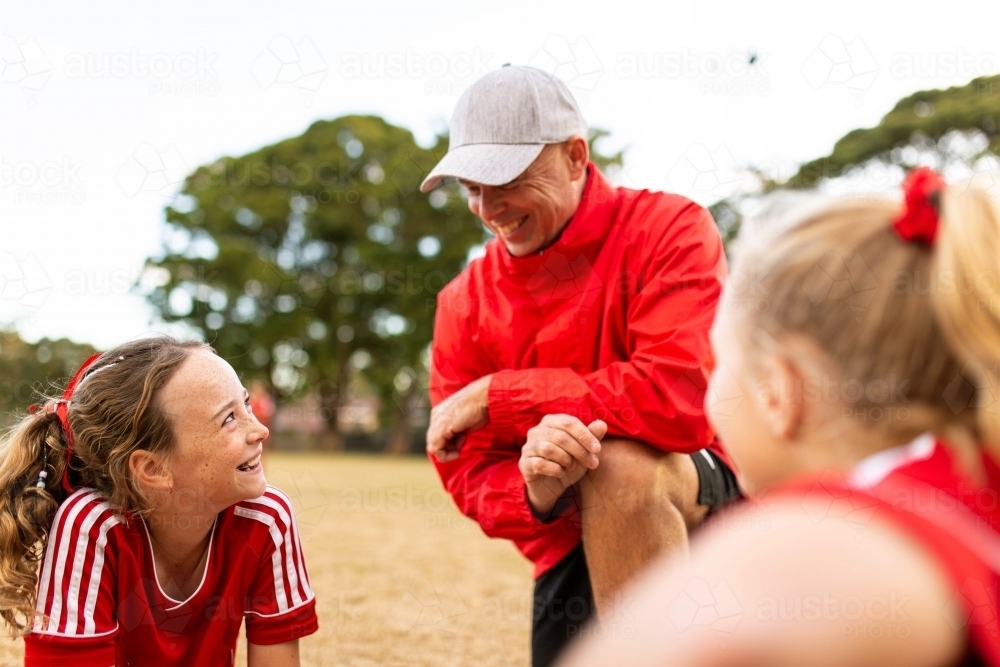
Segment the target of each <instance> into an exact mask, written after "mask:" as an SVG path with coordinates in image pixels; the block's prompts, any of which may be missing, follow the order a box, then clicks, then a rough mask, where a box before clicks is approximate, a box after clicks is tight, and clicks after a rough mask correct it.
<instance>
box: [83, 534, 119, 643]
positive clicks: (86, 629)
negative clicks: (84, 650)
mask: <svg viewBox="0 0 1000 667" xmlns="http://www.w3.org/2000/svg"><path fill="white" fill-rule="evenodd" d="M119 523H121V522H120V521H118V518H117V517H114V516H110V517H108V518H107V519H105V520H104V523H102V524H101V532H100V535H99V536H98V538H97V548H96V553H95V554H94V565H93V567H91V568H90V588H88V589H87V602H86V606H85V607H84V608H83V634H85V635H93V634H95V633H96V632H97V628H96V627H95V626H94V610H95V609H97V594H98V592H99V591H100V588H101V575H102V574H103V571H104V547H105V546H106V545H107V543H108V531H109V530H111V527H112V526H116V525H118V524H119Z"/></svg>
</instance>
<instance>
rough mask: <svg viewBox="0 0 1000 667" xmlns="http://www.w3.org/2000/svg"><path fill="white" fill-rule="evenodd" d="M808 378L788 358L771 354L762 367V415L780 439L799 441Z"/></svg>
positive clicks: (758, 397)
mask: <svg viewBox="0 0 1000 667" xmlns="http://www.w3.org/2000/svg"><path fill="white" fill-rule="evenodd" d="M803 383H804V378H803V375H802V372H801V370H800V369H799V368H798V366H796V365H795V363H794V362H793V361H792V360H791V359H789V358H788V357H783V356H777V355H770V354H769V355H767V356H766V358H765V359H764V360H763V362H762V364H761V373H760V379H759V380H758V385H757V395H756V396H755V399H756V401H757V406H758V409H759V410H760V414H761V415H763V417H764V421H765V422H766V423H767V425H768V427H769V428H770V430H771V435H772V436H774V437H775V438H777V439H779V440H792V439H794V438H795V436H796V434H797V433H798V430H799V425H800V424H801V423H802V418H803V411H804V407H805V406H804V405H803V403H802V400H803V391H802V389H803Z"/></svg>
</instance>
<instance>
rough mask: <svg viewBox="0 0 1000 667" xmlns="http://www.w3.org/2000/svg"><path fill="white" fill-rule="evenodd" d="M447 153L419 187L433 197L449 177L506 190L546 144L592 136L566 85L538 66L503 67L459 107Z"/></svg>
mask: <svg viewBox="0 0 1000 667" xmlns="http://www.w3.org/2000/svg"><path fill="white" fill-rule="evenodd" d="M449 131H450V141H449V145H448V153H447V154H446V155H445V156H444V157H443V158H441V161H440V162H438V163H437V166H435V167H434V169H432V170H431V173H430V174H428V175H427V178H425V179H424V182H423V183H422V184H421V185H420V191H421V192H430V191H431V190H433V189H434V188H435V187H437V185H438V184H439V183H440V182H441V180H442V179H443V178H445V177H447V176H453V177H455V178H461V179H464V180H467V181H472V182H474V183H482V184H483V185H503V184H504V183H509V182H510V181H512V180H514V179H515V178H517V176H518V175H519V174H520V173H521V172H523V171H524V170H525V169H527V168H528V166H529V165H530V164H531V163H532V162H534V161H535V158H536V157H538V154H539V153H541V152H542V149H543V148H544V147H545V145H546V144H558V143H561V142H563V141H566V140H567V139H569V138H570V137H572V136H574V135H580V136H582V137H586V136H587V122H586V121H585V120H583V115H582V114H581V113H580V108H579V107H577V105H576V100H574V99H573V94H572V93H570V92H569V88H567V87H566V84H565V83H563V82H562V81H560V80H559V79H557V78H556V77H554V76H552V75H551V74H548V73H547V72H544V71H542V70H540V69H536V68H534V67H518V66H512V65H504V66H503V67H501V68H500V69H498V70H496V71H494V72H490V73H489V74H487V75H486V76H484V77H483V78H481V79H480V80H479V81H476V82H475V83H474V84H472V86H471V87H469V89H468V90H466V91H465V92H464V93H463V94H462V97H461V98H460V99H459V100H458V104H457V105H455V112H454V113H453V114H452V116H451V125H450V128H449Z"/></svg>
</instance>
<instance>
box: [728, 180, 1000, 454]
mask: <svg viewBox="0 0 1000 667" xmlns="http://www.w3.org/2000/svg"><path fill="white" fill-rule="evenodd" d="M938 204H939V207H940V225H939V228H938V229H939V231H938V234H937V239H936V242H935V243H934V244H933V245H930V246H929V245H926V244H923V243H921V242H918V241H905V240H903V239H902V238H901V237H900V235H899V234H898V233H897V232H896V230H895V228H894V226H893V223H894V221H895V220H896V219H897V218H898V216H899V215H900V212H901V210H902V209H901V206H900V204H899V203H898V202H890V201H887V200H878V199H868V200H839V201H826V202H824V203H821V204H817V203H816V202H815V201H814V202H813V203H812V204H811V205H809V206H808V207H807V206H804V205H802V204H801V203H800V205H799V206H798V207H792V208H791V210H790V209H789V207H787V206H781V207H779V208H781V209H782V211H781V212H782V216H783V220H781V221H778V222H777V223H776V224H774V225H771V227H773V228H772V229H770V230H768V229H767V228H764V229H763V230H757V231H756V232H753V233H752V234H753V236H751V237H749V238H747V237H744V238H742V239H741V241H740V242H739V243H738V247H737V253H736V261H735V264H734V271H733V274H734V275H739V274H745V275H752V280H753V284H754V285H755V286H757V287H759V288H761V289H759V290H757V292H759V293H756V294H755V293H751V292H749V291H747V290H742V291H741V290H730V294H729V296H728V298H730V299H735V300H737V301H743V302H744V303H743V304H741V306H742V307H740V308H739V309H738V310H739V311H740V312H745V313H747V317H748V318H749V321H747V322H745V324H746V325H747V327H746V329H747V331H751V332H754V334H753V335H752V336H750V337H749V339H748V340H747V343H748V345H749V351H751V352H752V351H754V349H755V348H756V349H759V348H761V347H765V346H768V345H770V344H773V342H774V341H777V342H778V343H779V344H780V342H781V341H783V340H785V341H787V340H789V339H790V337H795V336H800V337H804V338H806V339H809V340H811V341H813V342H814V343H815V344H817V345H818V346H819V348H820V349H821V350H822V351H823V353H825V356H826V358H827V359H826V360H825V361H828V364H827V367H829V368H830V369H832V371H833V373H834V374H835V377H833V378H830V380H831V382H832V383H834V385H835V386H836V387H837V388H839V391H836V392H835V395H836V396H837V397H838V398H840V399H841V400H846V401H847V402H848V403H850V404H851V407H852V408H853V410H851V411H850V412H851V413H852V414H854V415H861V418H863V419H865V420H866V421H867V422H868V425H872V421H871V420H870V416H871V415H872V413H873V411H875V410H876V409H878V408H881V409H882V410H879V411H878V416H879V419H878V420H877V423H876V425H877V426H878V427H881V428H885V429H887V430H889V431H892V432H893V433H894V434H896V435H898V436H899V437H901V438H902V437H910V436H913V435H916V434H918V433H920V432H922V431H925V430H928V429H930V430H937V429H942V428H945V427H947V426H949V425H950V424H952V423H954V422H960V423H963V424H965V425H968V426H975V423H976V422H977V421H978V424H979V432H980V434H981V435H982V436H984V437H985V439H986V440H987V441H989V442H992V443H1000V429H998V428H997V427H996V423H997V422H996V412H995V410H996V406H995V404H994V412H993V418H992V420H987V421H990V423H992V424H993V425H992V426H990V425H989V424H988V423H986V421H984V420H986V419H987V417H988V410H986V409H984V408H983V407H982V406H983V403H984V401H983V399H984V397H983V396H978V397H977V396H974V395H973V394H975V393H976V392H977V391H979V392H982V391H983V390H981V389H979V390H977V389H975V386H976V385H978V386H988V385H986V384H984V382H985V381H986V380H988V378H985V379H984V378H982V377H981V376H982V374H983V372H984V369H990V368H994V367H995V366H996V364H997V361H1000V318H998V317H997V314H998V313H1000V310H998V309H1000V299H998V295H997V292H996V289H997V284H996V278H997V276H998V273H1000V216H998V214H997V209H996V207H995V205H994V203H993V201H992V200H991V198H990V197H989V196H988V195H987V194H986V193H984V192H982V191H979V190H973V189H959V188H947V189H945V190H944V191H943V192H942V193H941V195H940V199H939V202H938ZM970 283H971V288H970ZM984 303H985V304H988V306H989V307H986V308H984V307H983V304H984ZM991 309H992V310H991ZM752 356H753V355H751V357H752ZM977 405H978V406H980V407H978V408H976V407H970V406H977Z"/></svg>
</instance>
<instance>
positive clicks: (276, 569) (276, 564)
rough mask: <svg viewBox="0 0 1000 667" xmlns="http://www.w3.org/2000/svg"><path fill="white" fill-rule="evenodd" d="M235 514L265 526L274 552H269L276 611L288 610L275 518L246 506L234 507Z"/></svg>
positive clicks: (279, 533) (278, 531)
mask: <svg viewBox="0 0 1000 667" xmlns="http://www.w3.org/2000/svg"><path fill="white" fill-rule="evenodd" d="M233 511H234V513H235V514H236V516H242V517H245V518H247V519H254V520H255V521H260V522H261V523H263V524H265V525H266V526H267V531H268V532H269V533H270V534H271V539H272V540H274V553H272V554H271V574H272V576H273V577H274V599H275V601H276V602H277V603H278V611H279V612H285V611H288V596H286V595H285V578H284V576H283V575H282V571H281V542H282V541H283V539H284V538H282V536H281V531H280V530H278V526H277V523H278V522H277V520H276V519H275V518H274V517H273V516H271V515H270V514H265V513H264V512H258V511H257V510H251V509H247V508H246V507H236V509H235V510H233Z"/></svg>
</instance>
